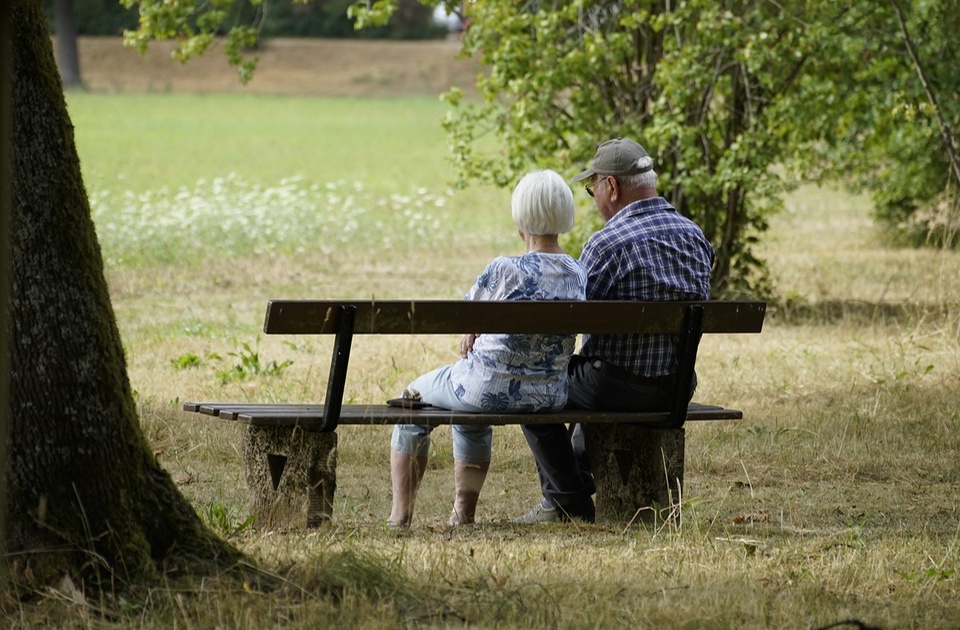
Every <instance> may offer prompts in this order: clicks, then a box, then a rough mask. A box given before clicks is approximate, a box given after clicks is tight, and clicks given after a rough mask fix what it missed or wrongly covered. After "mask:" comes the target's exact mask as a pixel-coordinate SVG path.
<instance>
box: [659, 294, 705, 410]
mask: <svg viewBox="0 0 960 630" xmlns="http://www.w3.org/2000/svg"><path fill="white" fill-rule="evenodd" d="M702 336H703V306H702V305H700V304H691V305H690V306H689V307H688V308H687V313H686V316H685V317H684V323H683V334H682V335H681V336H680V342H679V344H678V346H677V361H678V363H677V393H676V399H675V400H674V403H673V408H672V409H671V410H670V421H669V422H668V423H667V428H670V429H678V428H680V427H682V426H683V422H684V420H686V418H687V407H688V405H689V404H690V390H691V388H692V387H693V378H694V374H695V369H696V363H697V350H698V349H699V348H700V339H701V337H702Z"/></svg>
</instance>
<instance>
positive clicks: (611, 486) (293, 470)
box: [183, 300, 766, 527]
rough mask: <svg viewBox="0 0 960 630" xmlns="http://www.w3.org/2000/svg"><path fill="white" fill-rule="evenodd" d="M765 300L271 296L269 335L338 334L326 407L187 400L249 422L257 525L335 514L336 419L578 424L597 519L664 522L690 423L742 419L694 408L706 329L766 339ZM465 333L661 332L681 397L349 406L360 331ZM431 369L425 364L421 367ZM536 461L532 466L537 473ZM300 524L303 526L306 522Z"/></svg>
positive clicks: (309, 522) (193, 407)
mask: <svg viewBox="0 0 960 630" xmlns="http://www.w3.org/2000/svg"><path fill="white" fill-rule="evenodd" d="M765 310H766V304H765V303H763V302H733V301H729V302H728V301H706V302H566V301H523V302H475V301H462V300H426V301H416V300H407V301H401V300H391V301H313V300H309V301H307V300H294V301H289V300H273V301H270V302H269V303H268V305H267V313H266V319H265V322H264V327H263V329H264V332H265V333H267V334H273V335H317V334H321V335H322V334H333V335H336V338H335V341H334V346H333V358H332V361H331V365H330V376H329V379H328V381H327V392H326V398H325V401H324V404H247V403H219V402H217V403H205V402H188V403H185V404H184V405H183V408H184V409H185V410H186V411H191V412H198V413H201V414H206V415H210V416H216V417H219V418H222V419H226V420H231V421H235V422H238V423H241V424H243V425H246V427H247V430H246V432H245V437H244V444H243V450H242V454H243V459H244V466H245V471H246V479H247V483H248V485H249V486H250V489H251V491H252V492H253V509H254V511H255V513H256V515H257V518H256V524H257V525H258V526H262V527H264V526H266V527H269V526H300V527H302V526H303V525H306V526H307V527H317V526H319V525H320V524H321V523H323V522H324V521H327V520H329V519H330V518H331V517H332V515H333V499H334V492H335V491H336V486H337V476H336V461H337V453H336V448H337V434H336V428H337V426H338V425H341V424H351V425H392V424H425V425H430V426H440V425H451V424H490V425H508V424H534V423H580V424H581V425H583V426H584V431H585V435H586V440H587V452H588V456H589V458H590V465H591V469H592V472H593V474H594V477H595V481H596V486H597V494H596V505H597V520H598V521H623V522H627V521H632V520H633V519H637V518H639V519H640V520H644V521H648V520H653V519H655V518H658V517H662V516H663V515H664V514H663V513H662V511H663V510H667V509H670V508H671V507H672V506H674V505H675V504H676V503H677V502H678V501H679V498H680V497H681V490H682V487H683V465H684V428H683V425H684V422H689V421H702V420H739V419H741V418H742V417H743V413H742V412H741V411H739V410H736V409H727V408H724V407H721V406H716V405H705V404H696V403H690V404H689V405H688V402H687V396H685V395H684V393H683V392H689V391H690V386H691V384H692V379H693V378H694V367H695V364H696V358H697V349H698V347H699V343H700V338H701V335H703V334H715V333H759V332H760V330H761V328H762V326H763V318H764V313H765ZM462 333H477V334H481V333H556V334H577V333H664V334H671V335H677V337H678V339H679V347H678V352H679V355H678V356H679V366H678V371H677V374H676V377H677V395H676V399H675V401H674V403H673V405H672V407H671V409H669V410H667V411H663V412H642V413H641V412H608V411H585V410H579V409H578V410H572V409H571V410H563V411H560V412H556V413H543V414H506V413H464V412H456V411H448V410H445V409H438V408H435V407H425V408H420V409H412V408H405V407H397V406H391V405H386V404H378V405H344V404H343V392H344V386H345V383H346V377H347V366H348V363H349V361H350V346H351V341H352V338H353V336H354V335H370V334H381V335H433V334H462ZM433 367H435V366H424V371H426V370H427V369H432V368H433ZM532 465H533V463H532V456H531V467H532ZM304 519H305V520H304Z"/></svg>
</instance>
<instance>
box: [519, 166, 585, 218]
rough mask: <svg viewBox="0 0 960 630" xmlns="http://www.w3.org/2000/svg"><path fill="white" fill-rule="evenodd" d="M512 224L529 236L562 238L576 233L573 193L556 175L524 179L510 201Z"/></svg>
mask: <svg viewBox="0 0 960 630" xmlns="http://www.w3.org/2000/svg"><path fill="white" fill-rule="evenodd" d="M510 209H511V211H512V213H513V222H514V223H516V224H517V227H518V228H519V229H520V230H522V231H523V232H525V233H527V234H563V233H564V232H569V231H570V230H572V229H573V215H574V209H573V193H572V192H571V191H570V186H568V185H567V182H565V181H564V180H563V177H561V176H560V174H559V173H557V172H556V171H552V170H550V169H545V170H542V171H533V172H532V173H527V174H526V175H524V176H523V178H522V179H521V180H520V182H519V183H518V184H517V187H516V188H514V189H513V195H512V196H511V197H510Z"/></svg>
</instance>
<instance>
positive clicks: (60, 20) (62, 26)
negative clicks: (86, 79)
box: [53, 0, 83, 88]
mask: <svg viewBox="0 0 960 630" xmlns="http://www.w3.org/2000/svg"><path fill="white" fill-rule="evenodd" d="M53 17H54V33H55V34H56V37H57V67H58V68H60V79H61V80H62V81H63V87H65V88H79V87H83V80H82V78H81V76H80V54H79V52H78V51H77V35H78V30H77V29H78V27H77V15H76V12H75V11H74V10H73V0H54V3H53Z"/></svg>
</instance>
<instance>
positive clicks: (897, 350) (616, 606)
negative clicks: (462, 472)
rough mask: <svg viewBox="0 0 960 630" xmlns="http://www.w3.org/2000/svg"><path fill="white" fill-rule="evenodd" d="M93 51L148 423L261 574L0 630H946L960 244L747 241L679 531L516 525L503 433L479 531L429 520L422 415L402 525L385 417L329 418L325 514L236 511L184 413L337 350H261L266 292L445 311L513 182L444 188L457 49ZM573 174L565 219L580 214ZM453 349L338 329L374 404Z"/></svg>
mask: <svg viewBox="0 0 960 630" xmlns="http://www.w3.org/2000/svg"><path fill="white" fill-rule="evenodd" d="M118 46H119V42H118V41H116V40H112V41H107V40H93V41H89V40H87V41H83V42H81V53H82V63H83V64H84V67H83V71H84V73H85V75H86V78H87V84H88V86H89V88H90V92H88V93H72V94H70V95H68V105H69V107H70V112H71V116H72V117H73V122H74V125H75V127H76V133H77V143H78V149H79V152H80V156H81V161H82V164H83V169H84V177H85V181H86V182H87V186H88V191H89V193H90V197H91V207H92V212H93V215H94V220H95V221H96V223H97V230H98V235H99V238H100V242H101V246H102V248H103V254H104V259H105V261H106V270H107V276H108V281H109V283H110V288H111V296H112V299H113V306H114V309H115V312H116V314H117V318H118V323H119V325H120V329H121V334H122V335H123V339H124V344H125V347H126V349H127V360H128V366H129V374H130V378H131V383H132V385H133V388H134V390H135V391H136V396H137V400H138V404H139V409H140V414H141V422H142V424H143V427H144V431H145V433H146V435H147V437H148V439H149V440H150V442H151V446H152V447H153V448H154V450H155V452H156V453H157V456H158V457H159V459H160V461H161V462H162V463H163V465H164V466H165V467H166V469H167V470H168V471H169V472H170V474H171V475H172V477H173V479H174V480H175V482H176V483H177V484H178V486H179V487H180V489H181V490H182V492H183V493H184V495H185V496H186V497H187V498H188V499H189V500H190V501H191V503H192V504H193V506H194V507H195V509H196V510H197V512H198V513H199V514H200V515H201V516H202V517H203V518H204V519H205V520H206V522H207V523H208V524H210V526H211V527H213V528H214V529H216V530H217V531H218V532H220V533H221V534H222V535H223V536H225V537H228V538H229V539H230V540H231V541H232V542H234V544H236V545H238V546H239V547H240V548H242V549H243V550H244V551H246V552H247V553H248V554H249V555H250V557H251V559H252V561H253V562H255V563H257V564H258V565H259V566H260V567H262V568H263V569H264V571H265V572H267V573H269V574H271V575H272V576H273V577H274V578H275V580H276V581H275V584H279V587H277V588H275V589H274V590H271V591H270V592H260V591H257V590H256V589H252V588H250V587H249V585H241V584H236V583H234V582H232V581H231V580H229V579H227V578H223V579H218V578H217V577H216V576H214V577H213V578H210V577H205V578H203V579H202V580H201V579H192V578H190V577H183V578H179V579H177V580H173V581H171V583H170V584H169V586H165V587H164V588H151V589H140V590H137V589H134V595H133V596H131V595H130V594H125V595H124V599H123V600H119V599H111V598H110V597H107V598H105V599H104V600H103V601H101V602H98V605H97V606H96V607H94V606H86V605H82V604H76V603H70V602H66V601H65V600H64V598H63V597H61V596H58V595H57V594H51V596H50V598H49V599H48V600H45V601H42V602H40V603H38V604H35V605H31V606H29V607H25V608H22V609H21V610H20V611H19V615H18V616H16V617H11V618H10V619H8V620H7V621H9V622H11V624H10V625H12V626H13V627H34V626H41V625H45V626H47V627H97V628H99V627H111V628H112V627H131V628H168V627H182V628H213V627H219V628H262V627H282V628H315V627H327V626H332V627H365V628H393V627H397V628H400V627H451V626H452V627H483V628H487V627H489V628H493V627H511V628H519V627H525V628H530V627H538V628H539V627H549V628H585V627H597V628H602V627H637V628H655V627H656V628H718V629H719V628H731V629H732V628H825V627H828V626H830V625H831V624H836V623H839V622H842V621H845V620H855V621H857V622H859V623H860V624H861V626H860V627H865V626H864V625H863V624H871V625H873V626H875V627H882V628H944V629H948V628H957V627H960V574H958V573H957V570H958V568H960V463H958V461H960V458H958V454H960V306H958V301H960V297H958V296H960V257H958V255H957V253H956V252H950V251H942V250H936V249H926V250H903V249H895V248H891V247H889V246H887V245H886V244H885V243H884V241H883V240H882V239H881V238H880V237H879V235H878V234H877V233H876V231H875V229H874V226H873V224H872V222H871V220H870V218H869V212H870V206H869V201H868V200H867V199H865V198H863V197H860V196H853V195H849V194H846V193H844V192H840V191H837V190H828V189H820V188H817V187H815V186H810V185H806V186H801V187H800V188H798V189H797V191H796V192H794V193H792V194H791V195H790V197H789V198H788V200H787V208H786V210H785V212H784V213H782V214H781V215H779V216H778V217H776V218H775V220H774V221H773V224H772V226H771V230H770V232H769V233H768V234H766V235H765V236H764V237H763V252H762V253H763V255H764V256H765V258H766V259H767V260H768V262H769V265H770V270H771V273H772V274H773V276H774V278H775V279H776V281H777V290H778V293H779V296H780V298H779V299H778V300H777V302H776V303H774V304H771V314H770V316H769V319H768V321H767V324H766V326H765V330H764V332H763V333H762V334H761V335H751V336H744V337H728V338H710V339H705V340H704V342H703V345H702V349H701V358H700V361H699V364H698V373H699V375H700V388H699V391H698V395H697V399H699V400H703V401H718V402H721V403H724V404H727V405H728V406H733V407H737V408H740V409H743V410H744V412H745V419H744V421H743V422H740V423H717V424H712V425H710V426H690V427H688V429H687V467H686V479H685V486H684V496H683V503H682V506H681V518H680V519H679V520H678V521H671V522H669V523H662V524H660V525H658V526H656V527H643V526H642V527H629V528H628V527H610V526H602V525H590V526H587V525H556V526H542V527H539V526H538V527H519V526H514V525H512V524H510V519H511V518H513V517H514V516H517V515H518V514H520V513H522V512H523V511H525V510H526V509H527V508H528V507H529V506H530V505H532V504H533V503H534V502H535V501H536V500H538V498H539V497H538V484H537V478H536V472H535V470H534V466H533V461H532V458H531V457H530V454H529V451H528V449H527V446H526V444H525V442H524V440H523V437H522V435H521V434H520V432H519V430H518V429H517V428H516V427H506V428H504V429H502V430H501V429H498V430H497V431H496V434H495V438H494V460H493V465H492V468H491V474H490V477H489V478H488V482H487V485H486V487H485V488H484V493H483V496H482V497H481V504H480V510H479V513H478V524H477V526H475V527H471V528H463V529H457V530H450V529H448V528H446V527H445V523H446V519H447V516H448V514H449V509H450V505H451V499H452V474H453V473H452V456H451V453H450V436H449V431H447V430H445V429H438V430H437V431H436V432H435V434H434V436H435V439H434V442H433V445H432V448H431V464H430V469H429V470H428V472H427V475H426V478H425V481H424V485H423V488H422V491H421V493H420V496H419V499H418V506H417V513H416V516H415V527H414V528H413V529H412V530H411V531H410V532H409V533H407V534H406V535H403V536H397V535H396V534H394V533H392V532H390V531H389V530H387V528H386V527H385V525H384V520H385V518H386V515H387V514H388V512H389V505H390V481H389V471H388V469H387V459H388V450H389V435H390V430H389V429H388V428H375V427H345V428H343V429H342V430H341V431H340V432H339V433H340V443H339V446H340V448H339V452H338V458H339V467H338V472H339V480H338V481H339V486H338V490H337V492H338V494H337V502H336V505H335V518H334V522H333V523H332V524H331V525H329V526H327V527H324V528H322V529H319V530H316V531H308V532H305V531H296V530H276V531H257V530H254V529H252V528H250V527H248V526H247V525H246V519H247V517H248V506H247V500H248V497H247V493H246V488H245V482H244V479H243V472H242V471H243V464H242V459H241V456H240V444H241V433H240V429H239V428H238V427H235V426H231V425H229V424H228V423H225V422H219V421H215V420H209V419H202V418H197V417H194V416H192V415H188V414H185V413H183V412H181V411H180V410H179V406H180V404H181V403H182V402H183V401H184V400H189V399H194V400H196V399H203V400H227V399H230V400H251V401H290V402H293V401H310V402H316V401H319V400H322V397H323V395H324V391H325V386H326V370H327V369H328V367H329V360H330V359H329V353H330V350H331V342H330V340H324V339H315V338H304V337H292V336H291V337H286V338H274V337H265V336H263V335H262V334H261V333H260V325H261V322H262V315H263V310H264V306H265V304H266V300H267V299H269V298H274V297H283V298H310V297H317V298H322V297H331V298H337V297H371V296H374V297H384V298H409V297H419V298H454V297H457V296H459V295H461V294H462V293H463V292H464V291H465V290H466V289H467V288H468V287H469V286H470V284H471V283H472V282H473V280H474V278H475V276H476V275H477V274H478V273H479V272H480V271H481V270H482V269H483V266H484V265H485V264H486V263H487V262H488V261H489V260H490V258H492V257H493V256H495V255H498V254H516V253H519V252H520V242H519V240H517V239H516V237H515V234H514V231H513V227H512V224H511V221H510V218H509V192H508V191H502V190H494V189H490V188H485V187H470V188H467V189H465V190H458V189H455V188H454V187H452V186H451V183H452V182H453V180H454V173H453V169H452V167H451V166H450V164H449V162H448V161H447V158H446V143H445V138H444V136H443V133H442V130H440V128H439V119H440V117H441V116H443V115H444V114H445V113H446V108H445V106H443V105H442V104H440V103H439V102H438V99H437V97H436V95H437V94H438V93H439V92H441V91H443V90H444V89H446V87H448V86H449V85H451V84H454V85H463V86H468V85H469V84H470V82H471V81H472V76H473V74H474V73H475V69H469V68H468V69H465V70H464V71H463V72H462V74H461V69H460V68H459V67H458V66H456V65H455V63H460V62H454V61H453V60H452V58H453V55H454V54H455V52H456V44H454V43H450V42H430V43H425V44H411V43H382V42H363V43H357V42H289V41H287V42H278V43H276V44H271V45H270V46H268V47H267V49H266V50H265V51H264V53H263V62H262V65H261V69H260V71H259V73H258V75H257V76H256V78H255V79H254V81H253V83H252V84H251V86H250V91H244V90H245V89H242V88H240V87H238V86H237V85H236V80H235V78H234V76H233V75H232V71H231V70H230V69H228V68H227V67H226V64H225V62H224V61H223V60H222V58H219V57H218V56H216V55H209V56H208V57H207V58H204V59H202V60H199V62H191V65H188V66H187V67H186V68H181V67H180V66H179V64H176V63H175V62H170V61H169V60H168V59H167V58H166V54H167V53H166V51H164V50H163V48H162V47H159V46H157V47H155V48H154V50H153V52H151V57H148V58H147V59H143V60H141V59H139V58H137V56H136V55H135V53H133V52H130V51H126V50H123V49H121V48H118ZM96 51H99V52H96ZM320 51H324V52H322V53H321V52H320ZM401 51H402V53H403V54H409V55H410V56H409V57H405V59H406V61H405V62H400V61H399V59H400V58H401ZM415 51H416V52H415ZM441 52H442V53H443V54H441ZM447 52H449V55H447ZM272 53H277V55H276V56H271V55H272ZM155 54H156V56H153V55H155ZM98 55H100V57H98ZM98 58H100V61H99V62H96V61H95V60H96V59H98ZM333 59H339V60H340V63H339V64H336V63H328V61H329V60H333ZM360 59H363V60H364V61H363V62H362V63H359V62H358V60H360ZM284 60H285V61H284ZM441 60H442V61H441ZM268 62H269V63H268ZM355 62H357V63H356V65H351V64H354V63H355ZM381 62H382V63H381ZM194 64H196V65H194ZM270 64H276V65H270ZM391 64H396V65H391ZM431 64H439V65H438V66H437V67H440V66H442V67H443V68H457V70H456V71H454V70H452V69H451V70H449V72H450V74H448V75H446V78H444V79H443V80H439V79H438V77H440V76H443V72H445V71H446V70H444V71H440V70H437V69H435V68H434V66H433V65H431ZM447 64H450V65H447ZM347 66H350V67H353V68H354V69H353V70H352V71H350V72H345V71H344V68H345V67H347ZM331 69H336V72H341V74H339V75H337V76H338V77H339V78H335V76H334V75H336V72H333V74H327V71H328V70H329V71H332V70H331ZM178 73H181V74H178ZM188 74H189V75H190V76H189V78H188V77H187V75H188ZM398 76H405V77H407V78H406V79H404V80H402V81H401V80H398ZM376 77H379V79H376ZM416 77H420V78H421V79H422V78H424V77H430V78H431V81H435V83H431V82H427V83H429V85H427V84H426V83H425V84H422V85H420V87H417V88H414V85H415V84H416V81H417V80H418V79H417V78H416ZM320 86H323V87H324V89H326V90H329V91H323V90H321V89H319V88H320ZM333 86H337V87H336V88H334V87H333ZM308 87H309V88H310V89H307V88H308ZM314 88H316V89H314ZM573 166H574V165H557V168H559V169H561V170H572V169H573ZM574 192H575V197H576V198H577V200H578V212H579V213H580V215H579V216H580V217H581V220H582V218H583V217H585V216H587V215H588V214H589V213H592V212H595V209H594V208H593V206H592V204H591V202H590V201H589V199H588V198H587V197H586V195H585V194H584V193H582V192H581V191H580V190H579V189H575V191H574ZM455 342H456V340H455V339H453V338H446V337H442V338H416V339H407V338H404V339H389V338H383V339H380V338H372V339H370V338H364V339H358V340H357V341H356V342H355V346H354V351H353V357H352V360H351V365H352V370H351V373H350V377H349V379H348V383H347V393H346V397H347V399H349V400H350V401H351V402H373V403H377V402H381V401H382V400H383V399H385V398H387V397H392V396H394V395H396V393H397V392H398V391H399V390H400V389H401V388H402V387H403V385H404V384H406V383H407V382H408V381H409V380H411V379H412V378H413V377H414V376H416V375H417V374H419V373H421V372H422V371H424V370H426V369H431V368H433V367H436V366H437V365H440V364H442V363H444V362H449V361H451V360H453V359H454V357H455ZM288 361H289V362H291V363H290V364H289V365H288V364H287V363H286V362H288ZM245 587H246V588H245ZM835 627H857V626H856V624H846V625H840V626H835Z"/></svg>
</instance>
